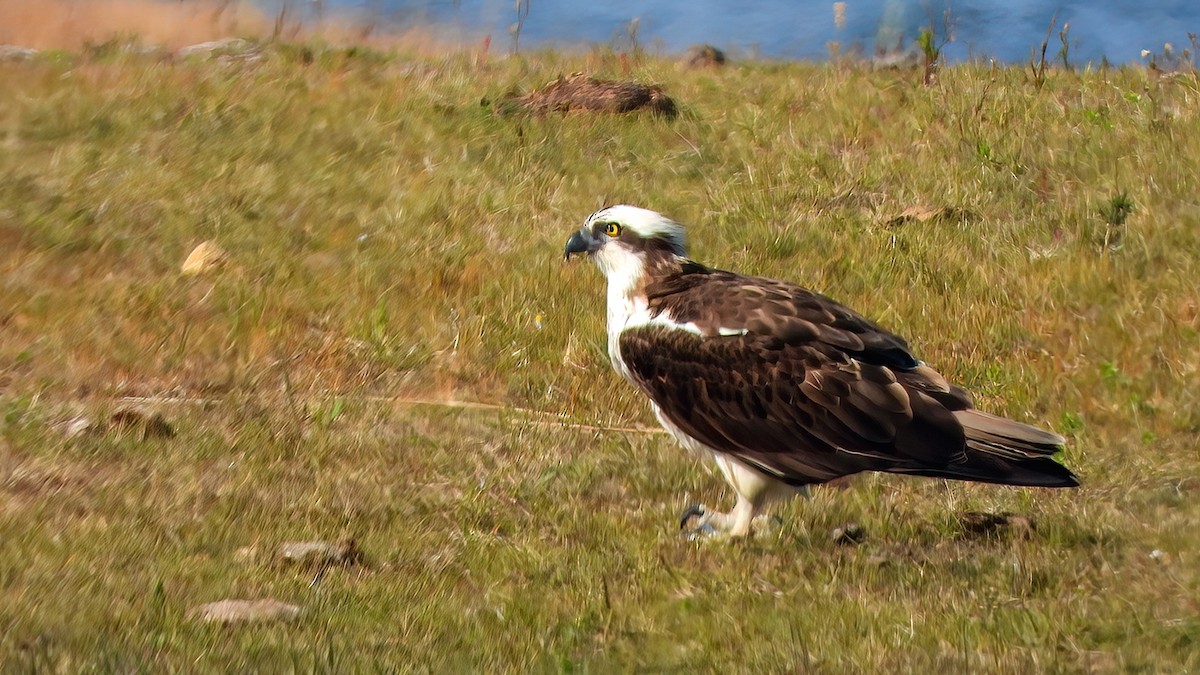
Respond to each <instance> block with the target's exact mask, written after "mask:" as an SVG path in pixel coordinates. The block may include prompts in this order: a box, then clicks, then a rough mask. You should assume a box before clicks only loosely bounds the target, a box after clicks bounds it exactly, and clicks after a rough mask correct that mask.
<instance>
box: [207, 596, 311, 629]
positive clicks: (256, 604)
mask: <svg viewBox="0 0 1200 675" xmlns="http://www.w3.org/2000/svg"><path fill="white" fill-rule="evenodd" d="M299 616H300V607H299V606H297V605H289V604H288V603H286V602H280V601H278V600H219V601H217V602H210V603H208V604H207V605H200V606H199V607H193V608H192V609H191V611H189V612H188V618H189V619H192V620H194V621H203V622H205V623H245V622H251V621H294V620H296V618H297V617H299Z"/></svg>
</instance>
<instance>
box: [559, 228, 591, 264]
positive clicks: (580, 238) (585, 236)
mask: <svg viewBox="0 0 1200 675" xmlns="http://www.w3.org/2000/svg"><path fill="white" fill-rule="evenodd" d="M592 244H593V239H592V237H591V232H588V231H586V230H579V231H578V232H576V233H575V234H573V235H571V238H570V239H568V240H567V249H566V251H564V252H563V259H564V260H570V259H571V255H572V254H581V253H592V252H593V251H595V249H593V248H592Z"/></svg>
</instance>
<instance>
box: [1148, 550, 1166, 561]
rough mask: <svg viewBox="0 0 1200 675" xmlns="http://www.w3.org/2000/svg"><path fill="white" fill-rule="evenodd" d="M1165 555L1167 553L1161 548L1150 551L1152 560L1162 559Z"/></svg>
mask: <svg viewBox="0 0 1200 675" xmlns="http://www.w3.org/2000/svg"><path fill="white" fill-rule="evenodd" d="M1163 555H1165V554H1164V553H1163V552H1162V550H1161V549H1157V548H1156V549H1154V550H1153V551H1150V559H1151V560H1162V559H1163Z"/></svg>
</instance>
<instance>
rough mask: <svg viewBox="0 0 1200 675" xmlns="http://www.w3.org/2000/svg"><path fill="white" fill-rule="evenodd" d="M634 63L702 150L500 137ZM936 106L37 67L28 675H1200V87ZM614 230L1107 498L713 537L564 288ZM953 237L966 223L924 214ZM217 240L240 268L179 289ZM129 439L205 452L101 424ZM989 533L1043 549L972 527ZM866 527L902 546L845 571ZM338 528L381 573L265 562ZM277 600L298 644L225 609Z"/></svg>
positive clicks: (783, 73)
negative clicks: (903, 356) (577, 238)
mask: <svg viewBox="0 0 1200 675" xmlns="http://www.w3.org/2000/svg"><path fill="white" fill-rule="evenodd" d="M622 67H630V68H632V74H633V75H634V76H635V77H636V78H637V79H639V80H641V81H645V82H654V83H659V84H661V85H663V86H664V88H665V90H666V92H667V93H668V94H669V95H671V96H672V97H673V98H675V99H676V100H677V101H678V102H679V103H680V107H681V114H680V115H679V117H678V118H677V119H676V120H673V121H671V120H665V119H659V118H656V117H652V116H638V115H633V116H599V117H589V116H584V115H571V116H565V117H563V116H556V115H548V116H545V117H541V118H530V117H522V116H511V117H507V116H497V115H495V114H493V112H492V106H491V103H492V102H493V101H496V100H498V99H500V98H502V97H504V96H507V95H509V94H510V93H511V92H513V91H514V90H516V91H528V90H530V89H532V88H534V87H536V86H539V85H541V84H543V83H545V82H547V81H550V80H552V79H554V77H556V76H557V75H559V74H562V73H570V72H574V71H586V72H592V73H594V74H595V75H597V76H598V77H608V78H613V77H618V76H620V74H621V73H620V69H621V68H622ZM922 79H923V77H922V73H921V72H918V71H886V72H882V71H881V72H873V71H870V70H869V69H866V68H860V67H857V66H854V65H852V64H841V65H801V64H761V63H745V64H741V65H738V66H736V67H729V68H726V69H723V70H712V71H702V72H700V71H692V72H681V71H679V70H677V69H676V68H675V66H674V64H672V63H671V62H669V61H666V60H657V59H646V58H633V59H627V60H625V61H622V60H621V59H618V58H616V57H614V55H612V54H610V53H606V52H603V51H597V52H594V53H590V54H583V55H579V56H564V55H561V54H553V53H543V54H538V55H536V56H531V57H523V58H508V59H502V60H492V61H490V62H487V63H482V62H481V61H480V60H479V59H477V58H475V57H474V56H472V55H466V54H463V55H453V56H445V57H419V56H411V55H396V54H390V55H388V54H381V53H377V52H371V51H367V50H363V49H360V48H354V49H329V48H324V47H321V46H319V45H314V44H290V45H289V44H277V45H273V46H266V47H265V48H264V49H263V51H262V58H260V59H258V60H239V59H237V58H229V59H220V60H197V59H192V60H183V61H163V60H159V59H156V58H150V57H138V56H134V55H129V54H122V53H119V52H113V51H111V50H106V49H99V48H98V49H91V50H85V51H84V52H83V53H81V54H53V55H46V56H43V57H40V58H38V59H35V60H33V61H31V62H26V63H0V413H2V417H0V419H2V425H3V426H2V427H0V542H3V543H2V545H0V659H2V660H3V662H4V664H5V665H6V666H8V667H10V668H12V669H16V670H57V671H68V672H74V671H78V670H101V671H109V670H121V671H128V670H204V671H229V670H251V669H258V670H278V669H280V668H291V669H296V670H326V671H337V672H345V671H355V670H364V669H370V668H372V667H383V668H388V667H392V668H396V669H401V670H421V669H430V670H437V671H445V670H459V669H472V670H488V671H493V670H520V671H526V670H574V669H580V668H582V669H588V670H600V671H605V670H614V669H617V670H627V669H633V668H637V669H647V670H723V671H729V670H747V671H749V670H753V671H781V670H798V669H812V670H817V671H829V672H845V671H883V672H887V671H896V670H905V671H907V670H917V669H929V670H937V671H965V670H984V671H994V672H1030V671H1071V672H1079V671H1100V672H1106V671H1121V670H1142V671H1153V672H1162V671H1166V672H1182V671H1186V670H1188V669H1195V668H1197V667H1198V666H1200V661H1198V660H1197V659H1198V657H1197V654H1198V653H1200V650H1198V649H1197V645H1198V640H1200V638H1198V636H1200V601H1198V600H1197V598H1200V560H1198V558H1197V553H1196V552H1197V551H1198V550H1200V528H1197V524H1198V523H1200V506H1198V505H1197V495H1198V494H1200V479H1198V478H1197V476H1198V475H1200V453H1198V450H1197V448H1198V442H1200V386H1198V384H1197V383H1198V380H1200V348H1198V347H1197V345H1200V316H1198V310H1197V291H1196V281H1195V280H1196V279H1197V277H1198V275H1200V269H1198V262H1200V204H1197V199H1196V185H1197V184H1200V165H1198V162H1197V158H1198V157H1200V120H1198V116H1197V114H1196V111H1197V110H1200V108H1198V107H1197V103H1198V99H1200V86H1198V83H1197V80H1196V78H1195V77H1194V76H1193V75H1191V74H1183V75H1178V76H1173V77H1169V78H1160V77H1158V76H1156V75H1155V74H1154V73H1151V72H1147V71H1144V70H1141V69H1132V68H1131V69H1116V70H1105V71H1089V72H1082V73H1066V72H1051V73H1049V74H1048V76H1047V81H1046V83H1045V85H1044V86H1041V87H1039V86H1037V85H1036V84H1035V83H1033V82H1031V81H1030V80H1029V78H1028V76H1027V74H1026V72H1025V71H1023V70H1022V69H1019V68H987V67H982V66H974V65H963V66H955V67H949V68H945V69H943V70H942V71H941V73H940V76H939V79H938V80H937V81H936V83H935V84H934V85H933V86H928V87H927V86H924V85H922ZM1122 194H1125V195H1127V196H1128V198H1129V199H1130V200H1132V202H1133V204H1134V207H1135V208H1134V210H1133V212H1132V213H1131V214H1130V215H1128V217H1127V219H1126V220H1124V222H1123V223H1120V224H1118V223H1117V222H1115V221H1117V220H1119V218H1115V217H1113V216H1112V214H1113V213H1114V208H1115V207H1114V204H1119V203H1120V201H1121V200H1120V199H1119V197H1120V196H1121V195H1122ZM611 202H633V203H638V204H641V205H644V206H648V207H652V208H656V209H658V210H661V211H664V212H666V213H669V214H671V215H673V216H674V217H676V218H677V219H679V220H681V221H683V222H686V223H690V224H691V225H692V228H691V231H690V232H691V238H692V241H693V242H694V254H695V256H696V257H697V258H698V259H700V260H702V261H705V262H707V263H710V264H713V265H717V266H721V267H728V268H734V269H738V270H743V271H747V272H752V273H757V274H763V275H769V276H778V277H785V278H789V279H793V280H795V281H798V282H800V283H803V284H805V285H808V286H811V287H814V288H817V289H820V290H822V291H825V292H827V293H829V294H831V295H833V296H835V297H837V298H839V299H842V300H843V301H845V302H847V303H848V304H850V305H852V306H854V307H856V308H859V309H861V310H862V311H863V312H864V313H866V314H868V315H871V316H874V317H877V318H879V319H880V320H881V321H882V322H883V323H884V324H886V325H888V326H890V327H892V328H894V329H896V330H897V331H899V332H901V333H902V334H905V335H908V336H910V337H911V338H912V342H913V344H914V347H915V349H916V351H917V352H918V353H919V355H921V356H922V357H923V358H925V359H926V360H927V361H929V362H930V363H932V364H934V365H935V366H937V367H938V368H939V369H940V370H942V371H943V372H944V373H946V374H947V375H948V376H950V377H952V378H953V379H955V380H957V381H959V382H960V383H961V384H963V385H965V386H967V387H968V388H970V389H973V390H974V391H975V392H977V394H978V401H979V403H980V405H981V407H984V408H986V409H989V410H992V411H994V412H997V413H1001V414H1006V415H1010V416H1013V417H1016V418H1019V419H1023V420H1028V421H1030V422H1034V423H1037V424H1042V425H1045V426H1048V427H1051V428H1054V429H1056V430H1058V431H1059V432H1061V433H1064V434H1066V435H1068V436H1069V437H1070V439H1071V442H1070V446H1069V448H1068V450H1067V453H1066V457H1065V461H1066V462H1067V463H1068V464H1070V465H1071V466H1072V467H1073V468H1075V469H1076V470H1077V471H1078V473H1079V474H1080V475H1081V477H1082V479H1083V481H1084V486H1083V487H1082V488H1080V489H1079V490H1075V491H1069V492H1046V491H1037V490H1021V489H1005V488H998V487H988V486H976V485H965V484H959V483H948V482H942V481H933V480H915V479H912V480H906V479H903V478H899V477H878V476H872V477H863V478H861V479H858V480H855V481H853V482H852V483H851V484H850V485H849V486H842V487H844V488H845V489H837V490H835V489H822V490H818V491H816V495H815V496H814V498H813V499H811V500H807V501H801V502H797V503H794V504H791V505H789V506H788V507H786V508H784V509H783V510H782V511H781V512H780V515H781V517H782V524H781V526H780V528H779V531H778V533H777V534H776V535H775V536H772V537H767V538H761V539H758V540H755V541H751V542H748V543H746V544H743V545H734V546H724V545H717V546H712V545H698V544H694V543H690V542H687V541H684V540H683V539H682V538H680V537H679V536H678V535H677V533H676V532H675V531H674V523H675V520H674V519H675V517H676V516H677V515H678V513H679V511H680V510H681V509H682V508H683V507H684V506H685V505H686V504H688V503H691V502H694V501H705V502H708V503H720V502H721V501H722V500H725V499H728V498H729V495H727V494H725V490H724V488H723V483H722V481H721V480H720V478H719V477H718V476H714V475H711V474H709V473H708V472H707V471H704V470H700V469H699V468H698V467H697V465H696V464H695V463H694V462H693V461H692V460H691V459H689V458H687V457H685V456H684V455H683V453H682V452H681V451H680V450H679V449H678V448H677V447H675V446H674V444H673V443H671V442H670V441H669V439H667V438H666V437H664V436H662V435H660V434H654V433H644V432H643V430H642V427H652V426H653V423H652V419H651V416H650V415H649V412H648V411H647V410H646V406H645V403H644V402H643V401H642V400H640V399H639V397H638V396H637V395H635V394H634V393H633V392H632V391H630V390H629V388H628V387H627V386H625V385H624V384H622V383H621V382H620V381H618V378H617V377H616V376H615V375H614V374H613V373H612V372H611V370H610V368H609V366H608V364H607V363H606V357H605V354H604V340H603V310H602V308H601V304H600V303H602V301H603V300H602V298H603V294H602V287H601V283H602V282H601V277H600V275H599V274H598V273H596V271H595V270H592V269H588V268H587V267H586V266H572V267H564V266H563V265H562V263H561V250H562V244H563V242H564V240H565V238H566V236H567V235H568V234H569V233H570V232H571V231H572V230H573V229H575V228H576V227H577V226H578V223H579V221H580V219H581V218H583V217H584V216H585V215H586V214H588V213H590V212H591V211H593V210H594V209H596V208H597V207H599V206H601V205H603V204H605V203H611ZM915 206H919V207H921V208H920V209H916V210H913V211H911V212H910V214H927V213H934V214H936V215H935V216H931V217H927V218H925V219H924V220H922V219H921V218H919V217H917V216H915V215H914V216H913V217H910V218H907V219H903V220H897V219H896V217H897V216H899V215H900V214H902V213H903V212H905V210H906V209H908V208H910V207H915ZM1117 210H1119V209H1117ZM1103 213H1108V214H1109V216H1107V217H1106V216H1105V215H1103ZM1106 218H1107V220H1106ZM1109 221H1112V222H1109ZM209 240H212V241H215V242H217V244H218V245H219V246H220V247H221V249H223V250H224V251H225V253H226V256H227V258H226V261H225V262H224V264H223V265H221V266H219V267H217V268H215V269H212V270H208V271H204V272H202V273H200V274H196V275H188V276H185V275H183V274H181V272H180V266H181V265H182V263H183V262H184V260H185V258H186V257H187V256H188V254H189V253H190V252H191V251H192V250H193V249H194V248H195V247H196V245H198V244H200V243H201V242H204V241H209ZM130 397H151V398H150V399H149V400H143V399H136V400H131V398H130ZM397 398H399V399H403V400H402V401H401V400H396V399H397ZM413 399H418V400H430V401H434V402H445V401H452V400H464V401H476V402H481V403H486V404H489V406H446V405H428V404H414V403H412V400H413ZM133 405H140V406H145V407H148V408H149V409H151V410H157V411H159V412H161V413H162V414H163V415H164V416H165V417H166V419H167V420H168V421H169V422H170V424H172V425H173V426H174V428H175V432H176V433H175V435H174V436H173V437H169V438H166V437H149V438H145V439H143V438H142V435H141V434H138V433H132V432H128V431H111V432H104V433H98V434H90V433H83V434H80V435H77V436H75V437H73V438H67V435H66V434H65V433H64V430H65V429H66V428H67V427H68V426H70V424H71V422H72V420H75V419H76V418H78V417H80V416H82V417H86V418H88V419H91V420H104V419H107V418H108V416H109V415H111V413H113V412H114V411H116V410H118V409H120V408H124V407H129V406H133ZM566 423H570V424H566ZM596 427H601V428H600V429H597V428H596ZM603 427H614V428H615V427H621V428H622V429H623V430H616V429H613V430H605V429H603ZM629 427H634V428H632V429H630V428H629ZM972 511H984V512H993V513H997V512H1002V511H1011V512H1014V513H1017V514H1019V515H1020V516H1022V517H1024V518H1027V519H1029V520H1030V521H1031V522H1032V523H1033V525H1034V532H1033V533H1032V534H1030V535H1029V536H1010V535H1006V534H1003V533H1002V534H1001V535H1000V536H997V537H978V536H972V535H971V534H970V533H969V532H968V530H969V529H970V528H969V527H965V526H964V525H962V524H961V523H960V520H959V519H960V517H963V516H964V514H966V513H968V512H972ZM849 522H856V523H859V524H860V525H862V526H863V527H864V528H865V531H866V533H867V538H866V540H865V542H864V543H862V544H861V545H858V546H845V545H841V544H837V543H835V542H833V541H832V540H831V537H830V532H831V531H832V530H833V529H834V528H835V527H838V526H842V525H845V524H846V523H849ZM343 536H352V537H354V538H355V540H356V541H357V542H358V545H359V546H360V547H361V549H362V551H363V552H364V555H365V564H364V565H362V566H352V567H346V568H337V569H330V570H328V571H326V573H325V574H323V575H321V576H320V577H319V578H316V579H315V580H314V575H313V574H311V573H310V572H309V571H306V570H297V569H292V568H287V567H281V566H279V565H276V564H272V562H271V559H272V556H273V553H274V551H276V549H277V548H278V547H279V546H280V545H281V544H282V543H283V542H288V541H298V540H307V539H325V540H330V541H333V540H336V539H339V538H340V537H343ZM269 597H273V598H276V599H279V600H282V601H284V602H289V603H294V604H297V605H300V606H302V607H303V608H304V614H303V615H302V616H301V618H300V619H299V620H297V621H296V622H294V623H288V624H262V625H256V626H246V627H234V628H221V627H214V626H208V625H202V624H197V623H195V622H192V621H189V620H188V619H187V612H188V610H189V609H190V608H192V607H194V606H197V605H201V604H203V603H206V602H211V601H215V600H220V599H224V598H250V599H253V598H269Z"/></svg>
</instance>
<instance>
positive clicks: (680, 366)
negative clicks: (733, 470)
mask: <svg viewBox="0 0 1200 675" xmlns="http://www.w3.org/2000/svg"><path fill="white" fill-rule="evenodd" d="M620 349H621V358H622V360H623V361H624V362H625V363H626V365H627V366H628V367H629V368H630V370H631V371H632V372H633V374H634V377H635V379H636V381H637V383H638V385H639V386H640V387H641V389H642V390H643V391H645V392H646V394H648V395H649V396H650V397H651V398H652V399H653V400H654V402H655V403H656V404H657V405H658V407H659V408H660V409H661V411H662V414H663V415H665V416H666V417H667V418H668V419H669V420H670V421H671V422H672V423H673V424H675V425H677V426H678V427H680V428H681V429H683V430H684V431H685V432H686V433H687V434H688V435H690V436H693V437H694V438H696V439H698V440H700V441H701V442H703V443H704V444H705V445H707V446H709V447H711V448H713V449H715V450H718V451H721V452H725V453H728V454H731V455H733V456H735V457H738V458H739V459H741V460H743V461H745V462H746V463H748V464H751V465H753V466H756V467H758V468H760V469H762V470H763V471H766V472H768V473H770V474H772V475H774V476H776V477H778V478H779V479H780V480H783V481H785V482H788V483H791V484H795V485H802V484H807V483H819V482H824V481H827V480H831V479H833V478H836V477H838V476H844V475H847V474H851V473H856V472H858V471H863V470H868V469H871V470H877V471H894V470H897V469H901V470H903V469H906V468H907V469H910V470H917V469H919V468H921V467H931V466H946V465H947V464H949V463H953V462H955V461H960V460H961V459H962V457H963V453H964V449H965V437H964V435H963V429H962V426H961V425H960V424H959V423H958V422H957V421H956V420H955V418H954V415H953V413H952V412H951V410H950V409H948V408H947V407H946V405H945V404H944V403H941V402H939V401H938V400H937V399H935V398H934V395H933V394H931V393H927V392H926V391H924V389H925V388H926V387H928V386H929V383H927V382H924V381H923V379H924V378H923V377H922V376H921V374H920V373H918V372H916V371H911V372H897V371H896V370H894V369H893V368H891V367H889V366H885V365H878V364H874V363H869V362H867V361H862V360H857V359H855V358H851V357H850V356H849V355H847V353H846V352H845V351H842V350H841V349H840V348H838V347H835V346H832V345H830V344H827V343H825V342H822V341H820V340H816V339H803V340H798V339H790V340H781V339H779V338H778V337H777V336H770V335H760V334H756V333H747V334H745V335H738V336H727V337H711V338H710V337H704V336H700V335H696V334H694V333H690V332H687V331H684V330H679V329H672V328H667V327H661V326H653V327H645V328H639V329H633V330H627V331H625V332H624V333H622V335H621V339H620ZM918 370H920V368H918ZM925 370H928V369H925ZM914 383H916V384H915V386H914ZM941 395H942V396H943V397H948V396H950V395H949V393H948V392H941ZM947 400H953V401H956V402H957V403H958V405H959V406H960V407H966V405H967V403H966V402H965V401H961V400H958V399H957V398H952V399H947Z"/></svg>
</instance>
